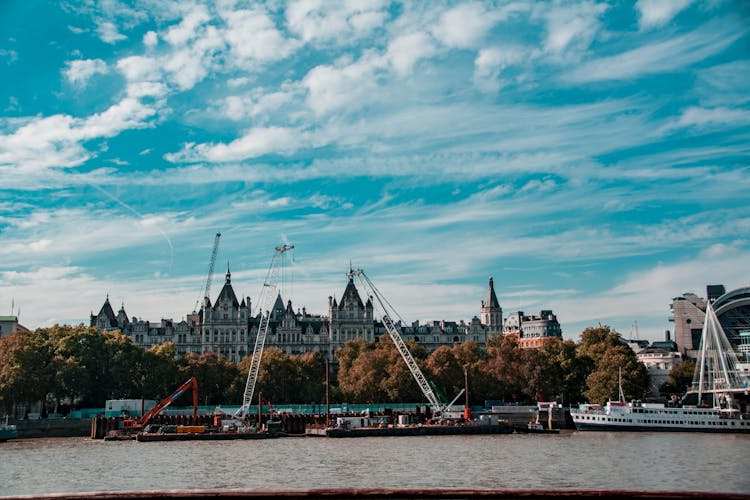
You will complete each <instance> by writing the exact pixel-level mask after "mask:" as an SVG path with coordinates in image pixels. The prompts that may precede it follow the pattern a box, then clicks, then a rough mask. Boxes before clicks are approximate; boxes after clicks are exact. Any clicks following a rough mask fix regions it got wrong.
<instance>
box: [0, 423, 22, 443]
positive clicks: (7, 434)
mask: <svg viewBox="0 0 750 500" xmlns="http://www.w3.org/2000/svg"><path fill="white" fill-rule="evenodd" d="M17 437H18V431H17V430H16V429H15V428H9V427H4V428H2V429H0V443H1V442H3V441H7V440H9V439H15V438H17Z"/></svg>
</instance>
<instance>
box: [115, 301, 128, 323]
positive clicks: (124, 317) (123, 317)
mask: <svg viewBox="0 0 750 500" xmlns="http://www.w3.org/2000/svg"><path fill="white" fill-rule="evenodd" d="M117 323H118V324H119V325H120V326H125V325H127V324H128V323H130V320H129V319H128V314H127V313H126V312H125V304H124V303H123V304H122V305H121V306H120V310H119V311H117Z"/></svg>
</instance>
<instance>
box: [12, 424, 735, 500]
mask: <svg viewBox="0 0 750 500" xmlns="http://www.w3.org/2000/svg"><path fill="white" fill-rule="evenodd" d="M352 487H358V488H493V489H495V488H524V489H525V488H555V489H571V488H573V489H618V490H668V491H694V492H716V493H750V435H714V434H694V433H692V434H688V433H629V432H620V433H610V432H575V431H563V432H562V433H561V434H559V435H497V436H418V437H403V438H401V437H383V438H355V439H330V438H281V439H268V440H260V441H258V440H251V441H224V442H222V441H213V442H212V441H209V442H205V441H204V442H199V441H195V442H189V441H188V442H164V443H138V442H135V441H127V442H104V441H101V440H97V441H94V440H91V439H88V438H57V439H26V440H15V441H9V442H7V443H2V444H0V495H28V494H42V493H69V492H89V491H101V490H107V491H134V490H139V491H143V490H170V489H205V488H228V489H253V490H278V489H312V488H352Z"/></svg>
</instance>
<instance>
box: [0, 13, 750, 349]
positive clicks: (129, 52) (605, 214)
mask: <svg viewBox="0 0 750 500" xmlns="http://www.w3.org/2000/svg"><path fill="white" fill-rule="evenodd" d="M749 17H750V8H749V7H748V3H746V2H735V1H729V0H727V1H703V2H701V1H690V0H650V1H644V0H640V1H638V2H545V3H542V2H533V1H518V2H437V1H430V2H404V3H396V2H381V1H377V0H372V1H357V2H335V1H325V2H323V1H308V0H304V1H291V2H266V3H255V2H243V1H233V0H221V1H217V2H211V3H204V2H167V1H162V0H142V1H139V0H134V1H128V2H125V1H122V2H121V1H118V0H108V1H101V2H94V1H82V2H78V1H71V2H53V1H34V0H23V1H21V0H9V1H5V2H2V3H1V4H0V110H2V111H0V113H1V114H0V314H8V313H10V312H11V305H12V304H15V306H16V311H14V312H17V309H18V308H20V317H21V322H22V323H23V324H25V325H26V326H29V327H32V328H33V327H39V326H47V325H51V324H54V323H78V322H88V315H89V313H90V312H91V311H92V310H93V311H94V312H96V311H98V309H99V308H100V307H101V305H102V302H103V301H104V298H105V296H106V295H107V294H109V296H110V298H111V300H112V301H113V302H114V303H115V306H119V304H120V303H123V302H124V304H125V308H126V310H127V312H128V314H129V315H131V316H137V317H139V318H145V319H149V320H151V321H158V320H159V319H160V318H162V317H166V318H173V319H175V320H179V319H181V318H183V317H184V316H185V314H187V313H189V312H190V311H192V309H193V307H194V305H195V301H196V299H197V298H198V297H200V296H201V295H202V291H201V290H202V287H203V285H204V282H205V278H206V271H207V268H208V261H209V257H210V253H211V247H212V244H213V239H214V233H216V232H217V231H221V233H222V238H221V244H220V249H219V256H218V262H217V266H216V276H215V277H214V286H213V291H214V293H213V295H214V296H215V294H216V293H218V291H219V288H220V286H221V283H222V281H223V273H224V271H225V269H226V263H227V261H229V262H230V265H231V269H232V280H233V284H234V285H235V290H236V291H237V292H238V294H242V295H245V296H247V295H249V296H251V297H257V296H258V293H259V291H260V288H261V284H262V277H263V276H264V275H265V272H266V270H267V268H268V264H269V263H270V259H271V256H272V255H273V248H274V246H276V245H278V244H280V243H283V242H288V243H292V244H294V245H295V247H296V248H295V253H294V256H293V260H290V262H289V264H290V265H289V266H287V268H286V279H285V288H284V297H285V299H286V298H291V299H292V300H293V302H294V304H295V307H302V306H304V307H306V308H307V310H308V311H309V312H312V313H319V314H326V313H327V303H328V296H329V295H333V296H336V297H339V296H340V295H341V293H342V292H343V290H344V287H345V284H346V276H345V273H346V271H347V269H348V266H349V262H350V261H351V262H352V264H353V265H354V266H355V267H361V268H363V269H364V270H365V271H366V272H367V274H368V275H369V276H370V278H371V279H372V280H373V281H374V282H375V283H376V284H377V285H378V287H379V288H380V290H381V291H382V292H383V293H384V294H385V295H386V296H387V298H388V299H389V300H390V302H391V303H392V304H394V305H395V306H396V309H397V310H398V312H399V313H400V314H401V316H402V317H403V318H404V319H406V320H407V321H412V320H440V319H445V320H466V321H468V320H470V319H471V318H472V317H473V316H475V315H478V314H479V303H480V301H481V300H482V299H483V298H484V297H485V293H486V287H487V280H488V277H489V276H493V277H494V282H495V288H496V292H497V295H498V298H499V300H500V303H501V306H502V307H503V310H504V313H505V314H506V315H507V313H509V312H511V311H515V310H518V309H521V310H523V311H524V312H526V313H527V314H529V313H536V314H538V312H539V310H540V309H553V310H554V311H555V313H557V314H558V317H559V319H560V321H561V324H562V326H563V335H564V336H565V337H566V338H571V339H575V338H577V337H578V335H579V334H580V332H581V330H582V329H583V328H584V327H586V326H589V325H596V324H597V323H599V322H602V323H605V324H609V325H611V326H613V327H615V328H617V329H618V330H619V331H621V332H623V333H625V334H628V333H629V332H630V331H631V330H632V325H633V321H637V322H638V324H639V327H640V335H641V337H642V338H651V339H660V338H661V337H662V335H663V331H664V329H667V328H670V324H669V322H668V318H669V304H670V302H671V299H672V298H673V297H675V296H679V295H681V294H682V293H684V292H688V291H693V292H696V293H698V294H699V295H701V296H703V295H705V285H707V284H714V283H723V284H724V285H725V286H726V287H727V289H733V288H737V287H740V286H747V285H748V284H750V274H749V273H748V262H750V243H749V242H748V235H750V175H748V174H749V173H750V172H748V170H749V168H748V165H749V163H748V159H749V158H750V154H749V153H750V83H749V82H750V76H749V75H750V35H749V30H750V22H748V18H749Z"/></svg>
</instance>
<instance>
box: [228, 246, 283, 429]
mask: <svg viewBox="0 0 750 500" xmlns="http://www.w3.org/2000/svg"><path fill="white" fill-rule="evenodd" d="M293 249H294V245H287V244H283V245H280V246H277V247H276V252H275V253H274V255H273V258H272V259H271V265H270V266H269V268H268V274H267V275H266V280H265V281H264V282H263V288H262V289H261V292H260V297H259V299H258V304H259V307H260V309H259V311H260V324H259V325H258V335H257V336H256V337H255V347H254V348H253V357H252V360H251V361H250V369H249V370H248V372H247V382H246V383H245V392H244V395H243V396H242V406H240V408H239V409H238V410H237V411H236V412H235V414H234V416H235V417H236V418H240V419H241V420H244V419H245V417H246V416H247V412H248V409H249V408H250V403H251V402H252V399H253V392H254V391H255V383H256V382H257V381H258V372H259V371H260V360H261V358H262V357H263V349H264V347H265V344H266V337H267V336H268V325H269V322H270V321H271V308H272V307H273V303H274V301H275V300H276V294H277V292H276V287H277V284H278V282H279V276H280V275H281V267H282V265H283V260H284V254H285V253H286V252H288V251H290V250H293Z"/></svg>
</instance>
